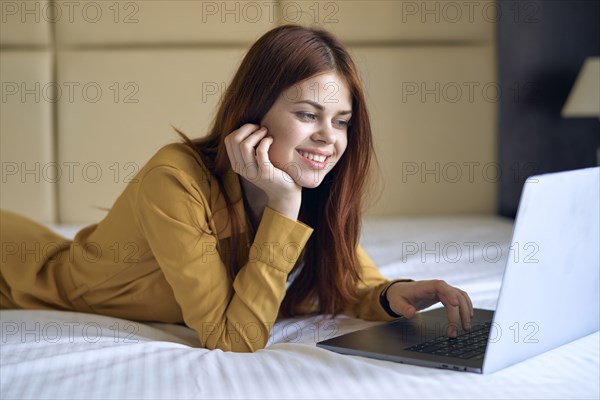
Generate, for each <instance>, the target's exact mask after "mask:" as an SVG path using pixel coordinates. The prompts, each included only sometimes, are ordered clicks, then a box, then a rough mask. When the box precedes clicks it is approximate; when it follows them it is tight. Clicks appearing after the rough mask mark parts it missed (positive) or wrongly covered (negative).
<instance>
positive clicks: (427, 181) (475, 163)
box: [0, 0, 499, 223]
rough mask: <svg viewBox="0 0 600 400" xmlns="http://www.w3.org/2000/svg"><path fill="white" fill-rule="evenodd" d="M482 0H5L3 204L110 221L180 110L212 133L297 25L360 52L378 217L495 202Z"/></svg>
mask: <svg viewBox="0 0 600 400" xmlns="http://www.w3.org/2000/svg"><path fill="white" fill-rule="evenodd" d="M475 3H476V4H475ZM475 3H474V2H464V3H463V2H429V1H370V0H366V1H312V0H311V1H269V2H253V1H225V2H214V1H196V0H184V1H176V0H169V1H166V0H157V1H75V2H73V1H48V0H46V1H4V0H3V1H2V4H1V7H2V20H1V35H0V40H1V45H2V48H1V60H0V74H1V76H0V77H1V81H2V103H1V106H2V118H1V157H2V190H1V198H0V200H1V207H2V208H5V209H9V210H13V211H16V212H20V213H23V214H26V215H28V216H30V217H31V218H34V219H36V220H38V221H42V222H49V223H91V222H97V221H99V220H100V219H102V218H103V216H104V215H106V211H103V210H102V208H110V207H111V205H112V203H113V202H114V201H115V199H116V198H117V196H118V195H119V194H120V192H121V191H122V190H123V188H124V187H125V185H126V184H127V182H128V179H130V178H132V176H133V175H134V174H135V172H136V171H137V170H139V169H140V168H141V167H142V166H143V164H144V163H145V161H146V160H147V159H148V158H149V157H150V156H151V155H152V154H153V153H154V152H155V151H156V150H157V149H159V148H160V147H161V146H163V145H165V144H167V143H169V142H173V141H178V140H179V138H178V136H177V135H176V134H175V132H174V131H173V129H172V128H171V126H170V125H171V124H172V125H174V126H176V127H178V128H180V129H182V130H183V131H184V132H186V133H187V134H188V136H191V137H198V136H202V135H204V134H205V133H206V132H207V129H208V126H209V124H210V122H211V118H212V115H213V113H214V111H215V107H216V105H217V102H218V99H219V96H220V94H221V93H222V92H223V91H224V90H226V87H227V84H228V82H229V80H230V79H231V77H232V75H233V73H234V72H235V70H236V68H237V66H238V64H239V62H240V61H241V59H242V57H243V55H244V52H245V51H246V50H247V49H248V48H249V46H250V45H251V44H252V43H253V42H254V41H255V40H256V39H257V38H258V37H259V36H260V35H262V34H263V33H264V32H266V31H267V30H269V29H271V28H273V27H275V26H277V25H280V24H284V23H301V24H306V25H320V26H323V27H325V28H327V29H329V30H331V31H333V32H334V33H336V34H337V35H338V36H339V37H340V38H341V39H342V41H343V42H344V43H346V44H347V45H348V46H349V48H350V49H351V51H352V53H353V54H354V56H355V60H356V61H357V63H358V65H359V68H360V71H361V78H362V81H363V83H364V86H365V89H366V92H367V96H368V106H369V109H370V112H371V118H372V124H373V128H374V130H373V131H374V134H375V143H376V150H377V156H378V160H379V164H380V167H381V171H382V173H383V176H384V184H385V186H384V191H383V194H382V196H381V198H380V200H379V202H378V203H376V204H375V205H374V206H373V207H372V208H371V209H370V210H369V212H368V215H371V216H387V215H419V214H441V213H454V214H455V213H478V214H482V213H483V214H493V213H494V212H495V210H496V203H495V202H496V187H497V173H498V170H497V164H496V105H497V99H498V96H499V93H498V92H497V87H498V85H496V83H495V82H496V68H495V65H496V62H495V39H494V37H495V22H496V21H495V18H497V17H498V16H497V15H495V14H494V12H495V10H496V9H495V3H494V2H475Z"/></svg>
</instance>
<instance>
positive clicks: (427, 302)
mask: <svg viewBox="0 0 600 400" xmlns="http://www.w3.org/2000/svg"><path fill="white" fill-rule="evenodd" d="M386 294H387V298H388V301H389V304H390V308H391V309H392V311H394V312H395V313H396V314H400V315H403V316H404V317H406V318H412V317H414V316H415V314H416V313H417V311H419V310H422V309H424V308H427V307H429V306H431V305H433V304H435V303H437V302H438V301H441V302H442V304H443V305H444V306H445V307H446V311H447V312H448V336H449V337H456V335H457V327H458V326H459V324H460V322H461V321H462V327H463V329H464V330H470V329H471V317H472V316H473V303H472V302H471V299H470V298H469V295H468V294H467V293H466V292H465V291H463V290H460V289H458V288H455V287H453V286H450V285H448V284H447V283H446V282H444V281H442V280H429V281H415V282H396V283H394V284H393V285H392V286H390V287H389V288H388V290H387V293H386Z"/></svg>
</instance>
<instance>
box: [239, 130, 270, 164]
mask: <svg viewBox="0 0 600 400" xmlns="http://www.w3.org/2000/svg"><path fill="white" fill-rule="evenodd" d="M266 134H267V128H260V129H258V130H256V131H254V132H252V133H251V134H250V135H248V136H247V137H246V138H245V139H244V140H242V142H241V143H240V151H241V155H242V160H243V161H244V164H245V165H246V166H247V165H248V164H251V163H256V150H255V148H256V146H257V145H258V144H259V142H260V141H261V140H262V139H263V138H264V137H265V135H266Z"/></svg>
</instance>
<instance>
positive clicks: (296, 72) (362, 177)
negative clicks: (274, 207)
mask: <svg viewBox="0 0 600 400" xmlns="http://www.w3.org/2000/svg"><path fill="white" fill-rule="evenodd" d="M324 72H336V73H338V74H339V75H340V76H341V77H343V78H344V79H345V81H346V83H347V85H348V87H349V89H350V92H351V94H352V118H351V124H350V126H349V127H348V132H347V135H348V144H347V148H346V151H345V153H344V155H343V156H342V158H341V160H339V162H338V163H337V165H336V166H335V167H334V168H333V169H332V170H331V171H330V172H329V173H328V174H327V175H326V176H325V179H324V180H323V182H322V183H321V184H320V185H319V186H318V187H317V188H314V189H307V188H303V189H302V205H301V209H300V214H299V217H298V219H299V220H300V221H302V222H304V223H305V224H307V225H309V226H311V227H312V228H313V229H314V232H313V234H312V236H311V238H310V239H309V241H308V243H307V244H306V247H305V249H304V252H303V259H304V267H303V268H302V270H301V271H300V273H299V275H298V277H297V278H296V279H295V280H294V282H293V283H292V285H291V286H290V288H289V289H288V291H287V293H286V296H285V298H284V300H283V302H282V305H281V308H280V315H282V316H285V317H290V316H293V315H296V314H301V313H305V312H308V311H309V309H310V308H311V307H313V305H312V303H313V302H314V301H315V300H317V303H318V307H317V308H316V310H317V311H318V312H319V313H320V314H331V315H333V316H335V315H337V314H339V313H341V312H342V311H344V309H345V308H346V307H347V306H348V304H349V303H350V302H352V301H355V300H356V287H357V284H358V282H359V279H360V265H359V262H358V257H357V252H356V247H357V245H358V241H359V236H360V228H361V214H362V212H363V208H362V206H363V197H364V194H365V193H366V191H367V189H368V186H367V182H368V177H369V175H370V173H371V172H372V165H371V164H372V163H373V161H374V146H373V140H372V134H371V125H370V122H369V115H368V112H367V108H366V104H365V97H364V93H363V90H362V87H361V84H360V80H359V78H358V72H357V69H356V66H355V65H354V62H353V61H352V59H351V57H350V55H349V53H348V51H347V50H346V49H345V48H344V46H343V45H342V44H341V43H340V42H339V41H338V40H337V39H336V38H335V37H334V36H333V35H332V34H331V33H329V32H327V31H324V30H321V29H315V28H307V27H302V26H298V25H283V26H279V27H277V28H274V29H272V30H271V31H269V32H267V33H265V34H264V35H263V36H262V37H261V38H260V39H259V40H258V41H257V42H256V43H255V44H254V45H253V46H252V47H251V48H250V50H249V51H248V53H247V54H246V55H245V57H244V59H243V61H242V63H241V65H240V67H239V69H238V71H237V73H236V74H235V76H234V78H233V80H232V82H231V84H230V85H229V87H228V89H227V91H226V92H225V93H224V94H223V96H222V97H221V100H220V103H219V107H218V111H217V113H216V115H215V117H214V120H213V122H212V126H211V129H210V132H209V134H208V135H207V136H205V137H202V138H199V139H195V140H190V139H189V138H188V137H187V136H186V135H185V134H183V133H182V132H181V131H179V130H178V129H177V128H175V127H174V129H175V130H176V131H177V133H179V135H180V136H181V137H182V138H183V141H184V143H186V144H187V145H188V146H190V147H192V148H193V149H194V150H195V151H197V152H198V154H199V155H200V157H201V158H202V160H203V161H204V163H205V164H206V166H207V168H208V169H209V170H210V171H211V172H212V173H213V174H214V175H215V176H216V178H217V181H218V183H219V186H220V189H221V192H222V193H223V195H224V196H225V203H226V204H227V210H221V211H226V212H228V213H229V223H230V226H231V228H232V230H233V236H232V246H231V249H232V257H230V265H229V266H228V267H229V272H230V275H231V276H232V277H235V275H236V274H237V272H238V271H239V270H240V268H241V267H242V265H237V261H236V260H237V257H235V256H233V255H234V254H237V252H239V251H247V249H240V246H239V243H238V237H239V234H240V225H239V217H240V216H238V215H236V214H235V212H234V207H233V204H234V203H235V202H238V201H243V200H244V199H231V198H229V195H228V194H227V193H226V192H225V190H224V187H223V177H224V176H225V174H226V173H228V171H230V168H231V164H230V161H229V158H228V156H227V151H226V149H225V145H224V143H223V140H224V138H225V136H227V135H228V134H229V133H231V132H232V131H234V130H236V129H238V128H239V127H240V126H242V125H243V124H246V123H252V124H260V121H261V120H262V118H263V117H264V115H265V114H266V113H267V111H268V110H269V109H270V108H271V106H272V105H273V103H274V102H275V101H276V99H277V97H278V96H279V95H280V94H281V93H282V92H283V91H284V90H285V89H287V88H289V87H290V86H292V85H293V84H295V83H298V82H300V81H303V80H305V79H307V78H309V77H312V76H313V75H316V74H319V73H324ZM215 211H217V212H219V211H218V210H213V212H215ZM298 264H299V262H298V263H297V265H296V266H295V267H294V268H296V267H298Z"/></svg>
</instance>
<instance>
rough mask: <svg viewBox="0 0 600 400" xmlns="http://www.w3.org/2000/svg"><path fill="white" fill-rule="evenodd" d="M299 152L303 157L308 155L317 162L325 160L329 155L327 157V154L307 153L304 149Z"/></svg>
mask: <svg viewBox="0 0 600 400" xmlns="http://www.w3.org/2000/svg"><path fill="white" fill-rule="evenodd" d="M299 153H300V155H301V156H302V157H306V158H308V159H309V160H313V161H316V162H324V161H325V160H326V159H327V157H325V156H319V155H317V154H311V153H306V152H304V151H300V152H299Z"/></svg>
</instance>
